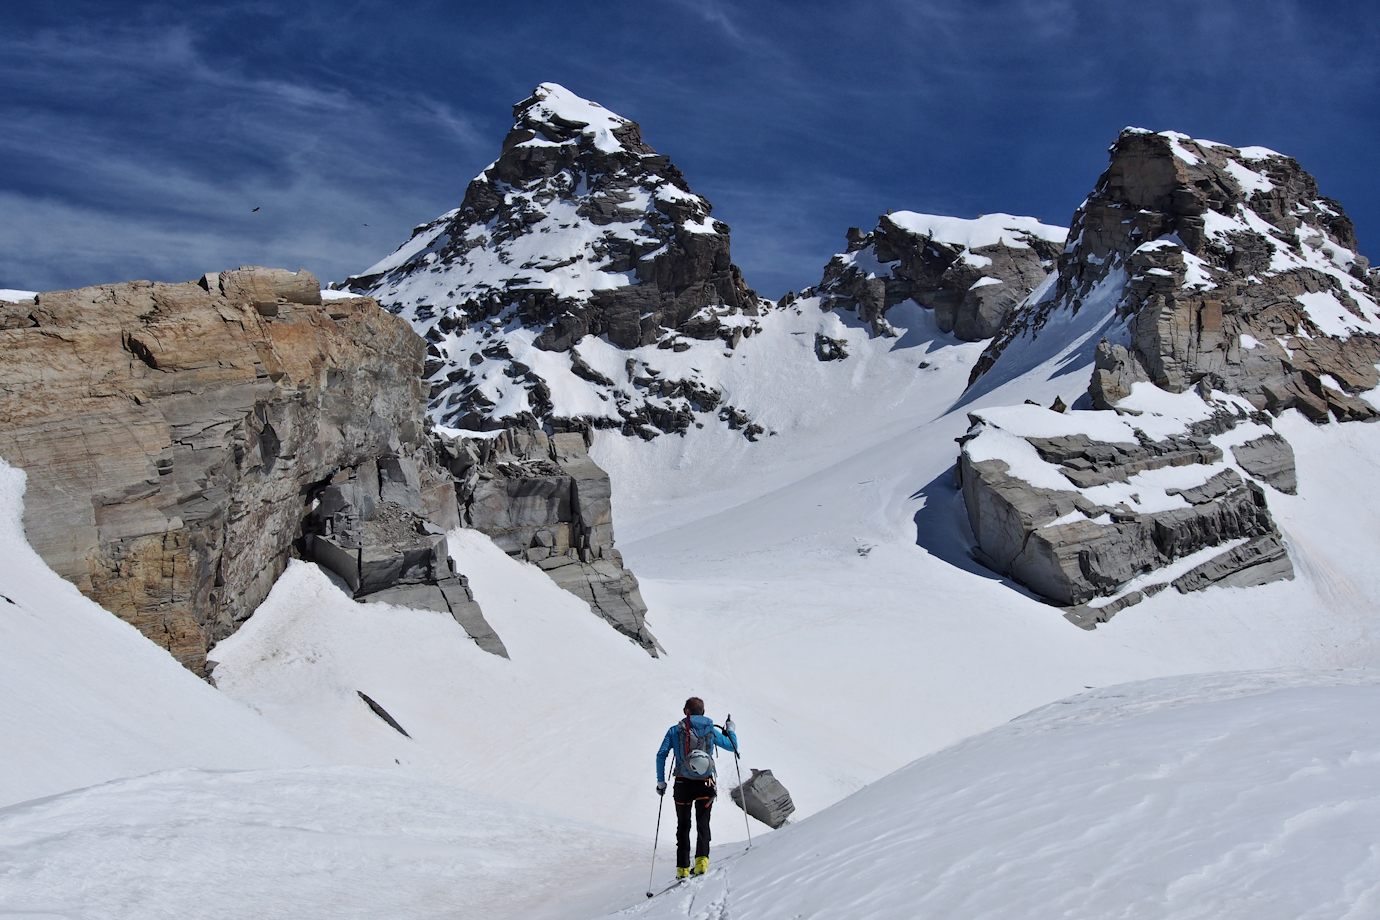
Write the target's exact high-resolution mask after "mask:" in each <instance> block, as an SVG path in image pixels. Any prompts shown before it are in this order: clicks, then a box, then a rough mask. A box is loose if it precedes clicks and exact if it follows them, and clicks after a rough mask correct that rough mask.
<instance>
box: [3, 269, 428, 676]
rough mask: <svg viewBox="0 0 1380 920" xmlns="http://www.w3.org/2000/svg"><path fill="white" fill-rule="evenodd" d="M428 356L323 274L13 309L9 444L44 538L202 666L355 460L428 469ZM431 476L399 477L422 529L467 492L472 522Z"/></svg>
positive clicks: (80, 295)
mask: <svg viewBox="0 0 1380 920" xmlns="http://www.w3.org/2000/svg"><path fill="white" fill-rule="evenodd" d="M425 347H426V346H425V343H424V342H423V341H421V340H420V339H419V338H418V337H417V336H416V335H415V334H414V333H413V332H412V330H411V329H409V328H408V326H407V324H406V323H404V322H402V321H401V320H399V319H397V318H396V317H393V316H390V315H388V314H387V313H386V312H384V311H382V310H380V309H379V308H378V306H377V305H376V304H375V303H374V302H373V301H371V300H367V299H363V298H352V299H343V300H331V301H328V302H325V303H323V302H322V299H321V294H320V291H319V285H318V284H317V281H316V279H315V278H313V277H312V276H311V275H310V274H308V273H307V272H295V273H294V272H285V271H281V270H272V269H240V270H238V271H230V272H222V273H220V274H219V275H208V276H206V277H205V278H203V279H202V282H201V283H200V284H153V283H150V282H132V283H128V284H116V285H103V286H98V287H89V288H83V289H80V290H74V291H59V292H54V293H45V294H40V295H38V296H37V297H36V298H35V299H34V300H33V301H32V302H28V303H19V304H12V303H0V348H3V351H4V353H5V361H4V363H3V366H0V455H3V456H4V457H5V459H6V460H7V461H9V462H10V463H12V464H14V465H15V466H18V467H21V468H23V469H24V470H26V471H27V473H28V493H27V497H26V500H25V528H26V530H27V533H28V537H29V540H30V542H31V543H32V544H33V546H34V548H35V549H36V550H37V551H38V552H39V553H40V554H41V555H42V556H43V557H44V559H45V560H46V561H47V562H48V563H49V564H50V565H51V566H52V567H53V568H54V569H55V570H57V571H58V572H59V573H60V574H61V575H63V576H64V577H65V578H67V579H68V580H70V581H72V582H74V583H75V584H76V585H77V586H78V587H79V588H80V589H81V590H82V591H83V593H85V594H87V595H88V596H90V597H91V598H93V599H94V600H96V601H97V602H99V603H100V604H101V605H103V606H104V607H106V608H107V609H109V610H111V611H112V612H114V613H116V614H117V615H119V616H121V617H122V618H124V619H126V620H128V621H129V622H131V623H133V624H134V625H135V626H136V627H138V628H139V629H140V630H141V631H142V632H143V633H144V634H145V635H147V636H148V637H149V638H151V639H153V640H154V641H155V642H157V643H158V644H159V645H162V646H163V647H165V648H167V649H168V650H169V651H170V652H171V653H172V654H173V655H174V656H175V657H176V658H177V659H178V660H179V661H181V662H182V663H184V664H185V665H187V666H188V667H189V668H191V669H193V670H195V671H198V672H202V671H204V668H205V655H206V651H207V649H208V647H209V645H210V644H211V643H214V642H215V641H217V640H219V639H221V638H223V637H224V636H226V635H228V634H229V633H230V632H232V631H233V630H234V629H235V628H236V626H237V625H238V624H239V623H240V622H242V621H243V620H244V619H245V618H247V617H248V616H249V615H250V614H251V613H252V612H253V611H254V609H255V608H256V607H257V606H258V604H259V603H260V602H261V601H262V600H263V598H264V597H265V596H266V595H267V594H268V591H269V589H270V588H271V587H272V585H273V583H274V581H275V580H276V579H277V577H278V575H279V574H280V573H281V572H282V571H283V569H284V568H285V566H286V565H287V561H288V558H289V556H290V555H291V554H292V552H293V551H294V543H295V542H296V541H297V540H298V538H299V537H300V536H301V535H302V530H303V518H304V515H305V514H306V512H307V505H308V504H309V503H310V502H311V501H312V500H313V499H314V497H315V496H316V495H317V494H320V493H322V492H323V490H324V491H326V492H329V491H330V489H331V488H332V487H333V485H332V484H333V483H335V484H337V485H338V484H339V482H340V479H339V477H341V476H342V475H344V476H347V477H348V476H349V475H351V474H350V473H349V472H348V471H352V470H353V471H358V470H360V469H365V468H367V469H370V470H375V469H380V468H383V469H397V468H398V467H399V466H401V467H406V468H408V469H420V468H421V467H423V466H425V464H426V459H425V457H424V456H423V455H422V451H423V448H422V447H421V445H424V444H425V443H426V440H425V437H424V430H423V423H424V417H423V407H424V395H425V391H424V390H423V388H422V384H421V381H420V377H421V372H422V365H423V362H424V358H425ZM342 471H346V472H342ZM404 478H406V477H404ZM413 485H415V486H416V489H415V494H409V496H408V497H407V498H406V499H405V500H404V499H398V498H397V495H396V494H395V492H394V491H388V490H389V489H392V488H393V486H394V483H392V481H391V479H390V482H389V483H388V484H387V485H385V487H384V489H385V492H384V494H383V495H382V497H383V498H384V499H393V500H395V502H396V504H397V507H398V508H400V509H402V510H405V511H407V512H408V514H409V515H412V517H411V518H409V520H410V521H412V522H413V523H416V520H417V519H420V517H422V516H425V514H426V507H425V506H426V504H427V503H430V504H431V506H432V507H433V508H438V509H442V511H441V516H440V517H438V518H436V519H435V520H434V522H433V523H437V524H440V525H441V526H446V525H447V523H448V522H447V521H446V520H445V515H444V508H445V506H446V504H447V501H448V502H449V505H450V508H451V509H452V510H451V513H450V517H451V519H452V521H453V520H454V518H455V511H454V508H455V498H454V487H453V485H451V484H449V483H448V482H446V481H443V480H442V479H439V478H436V477H431V476H430V475H428V477H423V476H422V475H421V474H419V475H418V477H417V478H416V479H415V481H413V482H409V483H408V485H407V488H409V489H410V488H411V487H412V486H413ZM447 489H449V493H448V492H447ZM447 494H448V495H449V498H447ZM423 496H425V497H426V500H427V501H426V502H423ZM426 539H427V537H426V536H423V535H421V534H419V535H417V540H419V541H423V542H424V541H425V540H426ZM414 542H415V541H414ZM432 550H433V552H432V554H431V555H430V556H429V557H428V562H427V565H428V566H429V567H430V569H429V572H430V573H431V574H439V575H441V576H445V575H446V574H447V571H446V570H447V566H446V565H444V564H442V563H441V561H440V554H441V553H443V551H437V550H435V547H432ZM409 558H410V557H409ZM414 574H415V573H414ZM371 577H373V581H371V584H372V585H375V586H380V587H381V586H383V585H384V583H385V582H386V581H387V578H386V577H383V576H381V575H378V576H376V577H375V576H371ZM410 581H411V582H412V583H417V582H418V579H416V578H410Z"/></svg>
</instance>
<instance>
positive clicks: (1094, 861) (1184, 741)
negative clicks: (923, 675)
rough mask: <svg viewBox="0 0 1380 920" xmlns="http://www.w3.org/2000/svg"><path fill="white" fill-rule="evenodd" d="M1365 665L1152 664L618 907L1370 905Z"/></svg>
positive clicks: (1158, 912)
mask: <svg viewBox="0 0 1380 920" xmlns="http://www.w3.org/2000/svg"><path fill="white" fill-rule="evenodd" d="M1377 706H1380V675H1377V674H1376V673H1375V672H1373V671H1371V672H1334V673H1331V674H1328V673H1306V672H1267V673H1254V674H1246V675H1208V676H1204V677H1181V678H1165V679H1161V680H1157V681H1151V682H1147V683H1141V684H1131V685H1123V686H1119V687H1115V688H1110V689H1107V690H1094V691H1090V692H1088V693H1085V694H1082V695H1080V696H1076V697H1072V698H1069V699H1066V700H1061V701H1060V702H1059V703H1057V704H1054V705H1051V706H1047V707H1044V708H1042V709H1040V710H1037V711H1035V712H1032V713H1030V714H1028V715H1025V716H1023V717H1021V718H1020V719H1017V720H1015V721H1013V722H1012V723H1010V724H1009V725H1006V726H1003V727H1002V728H999V729H996V730H994V731H991V732H988V733H986V734H984V735H979V736H977V737H975V738H972V739H970V740H968V741H965V742H963V743H961V744H958V745H956V746H954V747H952V748H949V749H948V750H945V751H942V752H940V753H938V754H934V755H931V756H929V757H926V758H924V759H922V760H920V761H918V762H916V763H913V764H911V765H910V766H908V767H906V768H904V769H902V770H899V771H897V772H896V773H894V774H892V775H891V776H888V777H886V778H885V779H882V780H880V781H878V782H876V783H874V784H872V785H870V786H869V787H867V788H866V789H864V790H862V791H861V792H859V793H857V794H856V795H854V796H852V797H850V798H848V799H846V800H844V801H842V802H840V803H839V804H837V805H835V806H833V807H832V808H829V809H827V810H825V811H823V812H821V813H820V814H818V815H816V816H815V817H814V818H813V819H811V820H810V821H808V822H805V823H802V824H801V825H799V826H793V827H788V828H786V829H784V830H783V831H781V832H780V833H777V834H773V835H772V836H771V837H769V838H767V839H765V840H763V841H762V842H761V844H760V846H758V847H755V848H754V849H753V850H752V851H751V852H749V853H747V854H746V855H744V856H743V857H742V858H741V859H738V860H735V861H733V862H732V863H729V864H726V865H724V866H723V867H721V869H719V871H717V872H715V873H712V874H711V876H710V877H708V878H706V879H705V880H704V881H703V882H697V883H691V884H690V885H688V886H685V888H683V889H677V890H675V891H673V892H671V893H669V894H668V895H666V896H663V897H662V898H658V899H657V900H655V901H652V902H649V903H648V904H645V905H642V906H638V907H634V908H632V909H630V910H628V911H625V912H624V915H631V916H640V917H647V918H661V917H687V918H692V920H719V918H724V917H730V916H731V917H733V918H734V920H793V918H798V917H875V918H903V917H963V918H971V920H1009V918H1012V917H1068V918H1074V920H1082V918H1086V920H1093V918H1106V917H1136V918H1152V917H1174V918H1184V920H1187V918H1205V920H1206V918H1212V920H1232V918H1240V920H1274V918H1278V920H1301V918H1317V920H1322V918H1327V920H1339V918H1354V920H1360V918H1365V917H1373V916H1376V915H1377V913H1380V850H1377V848H1376V846H1375V842H1374V836H1373V833H1372V831H1373V829H1374V828H1375V827H1376V826H1378V825H1380V778H1378V775H1377V769H1376V768H1377V766H1380V740H1377V736H1376V733H1375V731H1374V713H1375V711H1376V707H1377Z"/></svg>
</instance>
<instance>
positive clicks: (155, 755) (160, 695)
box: [0, 460, 318, 901]
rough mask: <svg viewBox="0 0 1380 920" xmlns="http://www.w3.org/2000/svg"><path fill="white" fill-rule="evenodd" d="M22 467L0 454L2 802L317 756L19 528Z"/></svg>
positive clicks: (286, 764) (302, 760) (304, 760)
mask: <svg viewBox="0 0 1380 920" xmlns="http://www.w3.org/2000/svg"><path fill="white" fill-rule="evenodd" d="M24 478H25V477H24V473H23V472H22V471H21V470H17V469H15V468H13V467H11V466H9V465H8V464H7V463H5V462H4V461H3V460H0V559H3V560H4V564H3V566H0V700H3V701H4V705H0V738H3V739H4V744H3V747H4V756H3V758H0V760H3V766H0V805H8V804H11V803H14V802H22V801H24V800H26V799H33V798H37V797H39V796H44V795H51V794H53V793H57V792H62V791H65V790H68V789H72V788H74V787H78V786H86V785H91V784H94V783H100V782H105V781H107V780H111V779H116V778H118V777H123V776H132V775H136V774H139V773H146V772H149V771H152V770H160V769H170V768H176V767H216V768H221V769H225V768H248V767H289V766H298V765H301V764H306V763H312V762H316V761H318V758H317V757H316V756H315V755H314V754H313V753H312V752H311V751H310V750H309V749H308V748H307V747H305V746H304V745H303V744H301V743H300V742H298V741H296V740H294V739H293V738H291V737H290V736H289V735H288V734H286V733H284V732H282V731H280V730H278V729H276V728H274V726H272V725H271V724H270V723H269V722H267V721H265V720H264V719H263V718H261V717H260V716H259V715H258V714H256V713H255V712H253V711H252V710H251V709H250V708H249V707H247V706H244V705H243V704H240V703H237V702H235V701H234V700H232V699H230V698H228V697H226V696H225V695H224V694H221V693H217V692H216V691H215V690H214V689H212V688H211V687H210V686H208V685H207V684H205V683H204V682H202V681H200V680H198V679H197V678H196V677H194V676H192V674H191V673H190V672H188V671H187V670H186V669H185V668H183V667H182V666H181V665H179V664H178V663H177V662H176V661H174V660H173V658H172V657H171V656H170V655H168V653H167V652H165V651H164V650H163V649H160V648H158V647H157V646H155V645H154V644H153V643H151V642H149V641H148V640H147V639H145V638H144V637H143V636H142V635H140V634H139V632H138V630H136V629H135V628H134V627H132V626H130V625H129V624H127V623H125V622H123V621H121V620H119V619H117V618H116V617H114V616H113V615H111V614H110V613H107V612H106V611H105V610H103V609H101V608H100V607H99V606H97V605H96V604H94V603H92V602H91V601H89V600H87V599H86V598H85V597H83V596H82V595H81V593H80V592H78V591H77V589H76V588H75V587H74V586H73V585H71V584H69V583H68V582H66V581H63V580H62V579H61V578H60V577H58V575H57V573H55V572H54V571H53V570H52V569H50V568H48V566H47V565H46V564H44V562H43V560H42V559H40V558H39V557H38V555H37V554H36V553H35V552H34V551H33V550H32V549H31V548H30V547H29V544H28V542H27V541H26V540H25V539H24V527H23V501H22V496H23V492H24ZM0 901H3V899H0Z"/></svg>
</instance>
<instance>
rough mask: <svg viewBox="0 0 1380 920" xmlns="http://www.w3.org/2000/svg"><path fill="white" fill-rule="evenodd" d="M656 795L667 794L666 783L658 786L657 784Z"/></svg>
mask: <svg viewBox="0 0 1380 920" xmlns="http://www.w3.org/2000/svg"><path fill="white" fill-rule="evenodd" d="M656 794H657V795H665V794H666V784H665V783H657V784H656Z"/></svg>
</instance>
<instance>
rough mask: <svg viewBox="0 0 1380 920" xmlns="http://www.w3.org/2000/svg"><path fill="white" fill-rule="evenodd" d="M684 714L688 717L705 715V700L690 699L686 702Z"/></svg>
mask: <svg viewBox="0 0 1380 920" xmlns="http://www.w3.org/2000/svg"><path fill="white" fill-rule="evenodd" d="M684 712H685V714H686V715H687V716H702V715H704V700H702V699H700V698H699V697H697V696H692V697H690V699H688V700H686V701H685V709H684Z"/></svg>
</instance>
